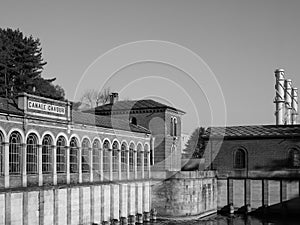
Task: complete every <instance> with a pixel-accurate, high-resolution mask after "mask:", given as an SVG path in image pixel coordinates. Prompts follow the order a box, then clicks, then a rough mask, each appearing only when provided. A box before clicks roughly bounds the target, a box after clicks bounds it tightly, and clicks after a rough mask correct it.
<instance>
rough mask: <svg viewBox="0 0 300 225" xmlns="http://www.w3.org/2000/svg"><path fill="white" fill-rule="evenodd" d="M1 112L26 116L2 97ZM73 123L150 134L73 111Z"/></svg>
mask: <svg viewBox="0 0 300 225" xmlns="http://www.w3.org/2000/svg"><path fill="white" fill-rule="evenodd" d="M0 112H1V113H8V114H14V115H21V116H23V115H24V112H23V110H21V109H19V108H18V107H17V103H14V102H13V101H12V100H11V99H6V98H2V97H0ZM72 121H73V122H74V123H80V124H86V125H91V126H96V127H105V128H110V129H117V130H126V131H132V132H140V133H147V134H149V133H150V131H149V130H148V129H146V128H144V127H141V126H136V125H134V124H130V123H129V122H127V121H124V120H120V119H114V118H113V119H111V118H110V117H106V116H98V115H97V116H95V115H94V114H89V113H83V112H79V111H72Z"/></svg>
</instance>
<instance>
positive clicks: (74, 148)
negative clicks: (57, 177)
mask: <svg viewBox="0 0 300 225" xmlns="http://www.w3.org/2000/svg"><path fill="white" fill-rule="evenodd" d="M76 136H77V135H72V136H71V138H70V144H69V146H70V173H77V172H78V151H79V140H78V138H77V137H76Z"/></svg>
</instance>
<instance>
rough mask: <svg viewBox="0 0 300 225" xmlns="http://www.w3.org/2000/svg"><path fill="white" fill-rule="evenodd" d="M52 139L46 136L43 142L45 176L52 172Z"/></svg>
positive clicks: (43, 170) (43, 169)
mask: <svg viewBox="0 0 300 225" xmlns="http://www.w3.org/2000/svg"><path fill="white" fill-rule="evenodd" d="M52 144H53V143H52V138H51V136H50V135H49V134H47V135H45V137H44V138H43V141H42V172H43V174H47V173H51V172H52Z"/></svg>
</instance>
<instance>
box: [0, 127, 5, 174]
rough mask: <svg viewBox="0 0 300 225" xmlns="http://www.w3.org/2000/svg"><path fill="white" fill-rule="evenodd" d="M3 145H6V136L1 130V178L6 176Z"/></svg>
mask: <svg viewBox="0 0 300 225" xmlns="http://www.w3.org/2000/svg"><path fill="white" fill-rule="evenodd" d="M3 143H5V136H4V134H3V133H2V131H1V130H0V176H3V175H4V165H5V161H4V146H3Z"/></svg>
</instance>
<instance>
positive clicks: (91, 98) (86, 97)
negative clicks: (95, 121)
mask: <svg viewBox="0 0 300 225" xmlns="http://www.w3.org/2000/svg"><path fill="white" fill-rule="evenodd" d="M110 93H111V92H110V88H105V89H103V90H102V91H100V92H98V91H96V90H95V89H88V90H86V91H85V92H84V93H83V95H82V97H81V100H80V101H81V102H82V103H83V104H84V105H87V106H88V107H89V108H94V107H97V106H100V105H104V104H105V103H107V102H108V101H109V95H110Z"/></svg>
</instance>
